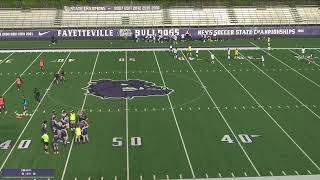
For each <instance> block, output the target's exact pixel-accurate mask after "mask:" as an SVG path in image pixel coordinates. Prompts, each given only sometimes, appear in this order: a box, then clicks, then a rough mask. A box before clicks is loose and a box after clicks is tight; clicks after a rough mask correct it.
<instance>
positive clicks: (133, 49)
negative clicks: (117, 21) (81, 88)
mask: <svg viewBox="0 0 320 180" xmlns="http://www.w3.org/2000/svg"><path fill="white" fill-rule="evenodd" d="M173 47H174V46H173ZM228 48H230V50H235V49H236V48H237V49H239V50H268V48H260V47H256V46H237V47H234V46H230V47H227V46H224V47H193V50H195V49H199V50H200V51H208V50H216V51H226V50H228ZM289 49H292V50H295V49H301V48H271V50H289ZM305 49H309V50H320V47H312V48H305ZM168 50H169V46H168V47H161V48H55V49H54V48H38V49H36V48H30V49H0V53H12V52H15V53H27V52H29V53H31V52H125V51H127V52H132V51H133V52H134V51H146V52H152V51H168ZM181 50H187V47H178V51H181Z"/></svg>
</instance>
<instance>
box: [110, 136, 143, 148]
mask: <svg viewBox="0 0 320 180" xmlns="http://www.w3.org/2000/svg"><path fill="white" fill-rule="evenodd" d="M123 141H124V139H123V137H114V138H113V139H112V146H114V147H121V146H123V144H124V142H123ZM128 143H130V145H131V146H141V145H142V139H141V137H131V139H130V142H128Z"/></svg>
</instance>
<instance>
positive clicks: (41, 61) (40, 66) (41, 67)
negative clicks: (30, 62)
mask: <svg viewBox="0 0 320 180" xmlns="http://www.w3.org/2000/svg"><path fill="white" fill-rule="evenodd" d="M39 68H40V70H41V71H44V58H43V57H41V58H40V60H39Z"/></svg>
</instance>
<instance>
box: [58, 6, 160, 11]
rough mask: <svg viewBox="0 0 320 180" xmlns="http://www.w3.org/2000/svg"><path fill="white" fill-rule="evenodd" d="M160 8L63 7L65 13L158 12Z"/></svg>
mask: <svg viewBox="0 0 320 180" xmlns="http://www.w3.org/2000/svg"><path fill="white" fill-rule="evenodd" d="M160 9H161V8H160V6H147V5H144V6H137V5H132V6H130V5H129V6H119V5H118V6H64V10H65V11H158V10H160Z"/></svg>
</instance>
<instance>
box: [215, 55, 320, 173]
mask: <svg viewBox="0 0 320 180" xmlns="http://www.w3.org/2000/svg"><path fill="white" fill-rule="evenodd" d="M210 53H211V52H210ZM216 60H217V61H218V63H219V64H220V65H221V66H222V67H223V68H224V69H225V70H226V71H227V72H228V73H229V74H230V76H231V77H232V78H233V79H234V80H235V81H236V82H237V83H238V84H239V85H240V86H241V87H242V89H243V90H245V92H246V93H247V94H248V95H249V96H250V97H251V98H252V99H253V100H254V102H255V103H256V104H257V105H258V106H259V107H261V109H262V110H263V111H264V112H265V113H266V114H267V115H268V116H269V118H270V119H271V120H272V121H273V122H274V123H275V124H276V125H277V126H278V127H279V129H281V131H282V132H283V133H284V134H285V135H286V136H287V137H288V138H289V139H290V140H291V142H292V143H293V144H295V145H296V146H297V148H298V149H299V150H300V151H301V152H302V153H303V154H304V155H305V156H306V157H307V158H308V159H309V161H310V162H311V163H312V164H313V165H314V166H315V167H316V168H317V169H319V170H320V168H319V166H318V165H317V164H316V163H315V162H314V161H313V160H312V159H311V158H310V156H309V155H308V154H307V153H306V152H305V151H304V150H303V149H302V148H301V147H300V146H299V145H298V144H297V143H296V141H295V140H294V139H293V138H292V137H291V136H290V135H289V134H288V133H287V131H286V130H284V129H283V128H282V126H281V125H280V124H279V123H278V122H277V120H275V118H274V117H273V116H271V115H270V114H269V112H268V111H267V110H266V109H265V108H264V106H262V104H261V103H260V102H259V101H258V100H257V99H256V98H255V97H254V96H253V95H252V94H251V93H250V92H249V91H248V90H247V89H246V88H245V87H244V86H243V85H242V83H241V82H240V81H239V80H238V79H237V78H236V77H235V76H234V75H233V74H232V73H231V72H230V71H229V70H228V69H227V68H226V67H225V66H224V65H223V64H222V63H221V62H220V61H219V59H218V58H217V57H216Z"/></svg>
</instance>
